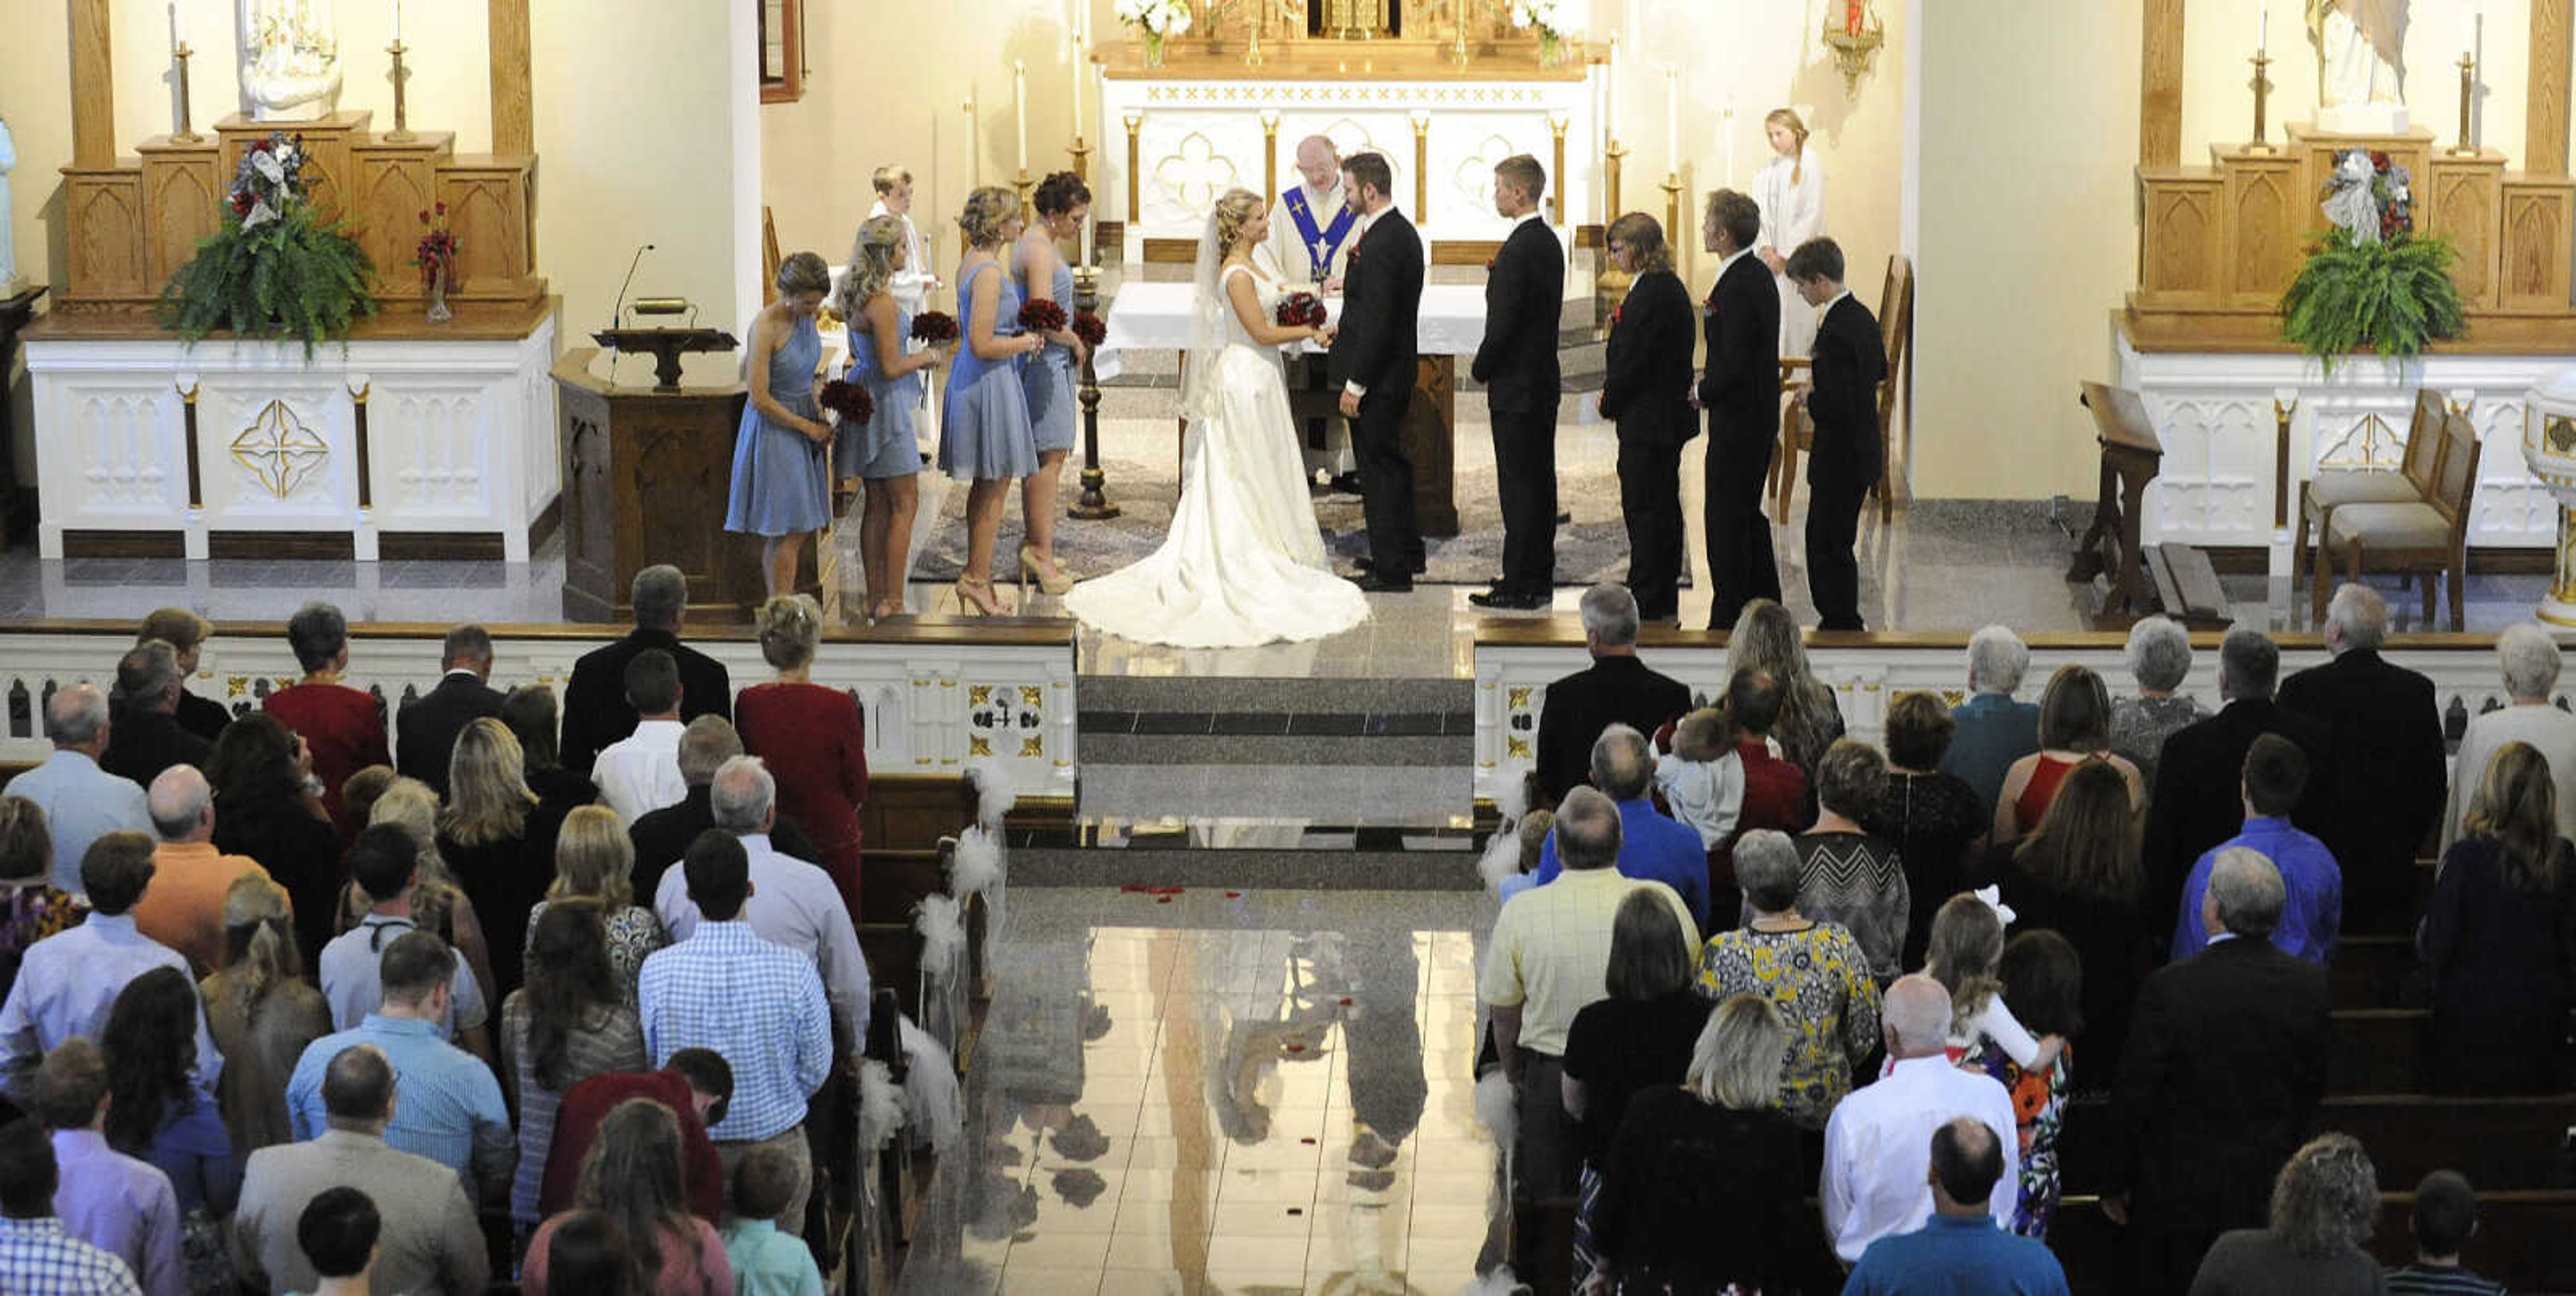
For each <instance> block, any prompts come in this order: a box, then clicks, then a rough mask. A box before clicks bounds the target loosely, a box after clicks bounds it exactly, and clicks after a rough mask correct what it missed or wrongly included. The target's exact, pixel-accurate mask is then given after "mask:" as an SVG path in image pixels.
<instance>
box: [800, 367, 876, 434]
mask: <svg viewBox="0 0 2576 1296" xmlns="http://www.w3.org/2000/svg"><path fill="white" fill-rule="evenodd" d="M814 403H815V404H817V405H820V406H822V407H823V408H824V409H827V410H829V411H831V412H832V415H833V417H834V418H836V419H838V420H839V421H841V422H843V423H865V422H867V421H868V420H869V419H872V418H875V417H876V416H877V403H876V400H875V398H873V397H871V396H869V395H868V389H867V388H865V387H863V386H860V385H859V384H857V383H854V382H849V381H846V380H843V379H839V378H835V379H833V380H832V381H830V382H827V383H825V384H823V389H822V390H821V391H818V392H816V393H815V394H814Z"/></svg>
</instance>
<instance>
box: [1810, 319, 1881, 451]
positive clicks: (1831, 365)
mask: <svg viewBox="0 0 2576 1296" xmlns="http://www.w3.org/2000/svg"><path fill="white" fill-rule="evenodd" d="M1814 354H1815V368H1814V369H1813V370H1812V372H1813V374H1814V375H1815V384H1816V385H1815V389H1814V390H1813V391H1812V392H1810V393H1809V394H1808V396H1807V412H1808V413H1809V414H1811V415H1813V416H1815V420H1816V448H1815V450H1814V451H1813V452H1812V457H1810V458H1809V459H1808V460H1807V484H1808V485H1810V486H1813V485H1815V484H1817V483H1819V482H1824V483H1828V484H1831V483H1837V482H1839V483H1843V484H1846V485H1848V484H1853V483H1858V484H1863V485H1866V484H1868V483H1870V482H1874V481H1877V480H1878V474H1879V472H1880V470H1882V469H1884V468H1885V467H1886V464H1885V462H1884V459H1885V452H1884V450H1883V449H1882V448H1881V447H1880V445H1879V442H1878V382H1879V380H1880V379H1882V378H1885V377H1886V376H1887V342H1886V339H1884V338H1882V337H1880V336H1879V332H1878V317H1877V316H1876V315H1872V314H1871V313H1870V311H1869V308H1868V307H1867V306H1863V305H1861V304H1860V298H1858V297H1850V296H1846V297H1844V298H1842V299H1841V300H1840V301H1837V302H1835V303H1834V304H1833V307H1832V309H1830V310H1827V311H1826V312H1825V318H1824V319H1823V321H1821V322H1820V323H1818V324H1817V326H1816V350H1815V353H1814Z"/></svg>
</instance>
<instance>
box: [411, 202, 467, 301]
mask: <svg viewBox="0 0 2576 1296" xmlns="http://www.w3.org/2000/svg"><path fill="white" fill-rule="evenodd" d="M420 224H421V235H420V246H419V247H418V248H416V249H414V251H413V254H412V264H413V265H416V266H419V267H420V287H421V291H423V292H427V291H429V290H430V288H431V287H432V286H433V284H434V283H435V281H436V280H437V279H438V278H439V277H440V276H442V275H443V276H445V277H446V278H447V279H448V280H449V281H450V282H451V283H452V282H454V280H455V278H456V253H457V250H458V249H459V248H461V247H463V246H464V245H463V244H461V243H459V242H457V241H456V231H455V230H454V229H451V228H449V226H448V224H447V204H446V203H440V204H438V205H437V206H436V207H435V208H433V209H431V210H430V211H425V212H422V213H421V214H420Z"/></svg>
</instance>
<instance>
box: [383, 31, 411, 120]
mask: <svg viewBox="0 0 2576 1296" xmlns="http://www.w3.org/2000/svg"><path fill="white" fill-rule="evenodd" d="M407 48H409V47H408V46H405V45H404V44H403V43H402V42H401V41H400V40H396V41H395V42H394V43H393V44H391V45H387V46H385V52H386V53H387V54H391V55H393V56H394V128H393V129H392V130H389V131H386V132H385V138H386V139H387V140H389V141H391V142H393V143H396V144H408V143H410V142H411V141H412V139H413V135H412V133H411V117H410V114H409V113H408V112H407V111H406V110H405V107H404V104H403V52H404V51H405V50H406V49H407Z"/></svg>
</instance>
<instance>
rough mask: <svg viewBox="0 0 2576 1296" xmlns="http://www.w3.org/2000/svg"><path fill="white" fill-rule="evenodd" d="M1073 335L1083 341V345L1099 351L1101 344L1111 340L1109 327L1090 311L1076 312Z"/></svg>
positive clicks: (1074, 314)
mask: <svg viewBox="0 0 2576 1296" xmlns="http://www.w3.org/2000/svg"><path fill="white" fill-rule="evenodd" d="M1073 335H1074V336H1075V337H1078V338H1081V339H1082V345H1084V346H1085V347H1088V348H1090V349H1091V350H1094V351H1097V350H1099V349H1100V344H1101V343H1103V342H1105V341H1108V340H1109V325H1108V323H1107V322H1106V321H1104V320H1102V319H1101V318H1100V317H1099V316H1097V315H1094V314H1092V313H1091V312H1090V311H1075V312H1074V313H1073Z"/></svg>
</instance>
